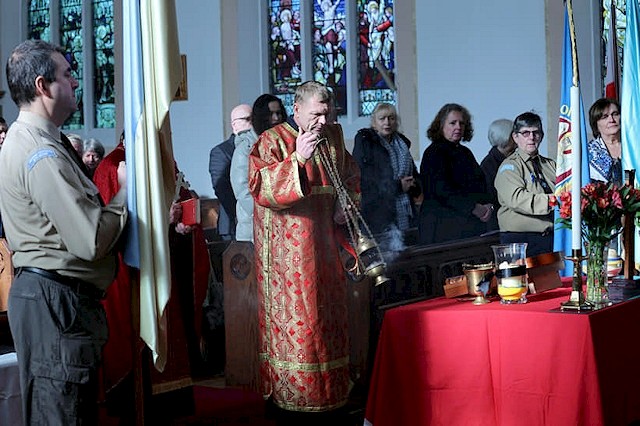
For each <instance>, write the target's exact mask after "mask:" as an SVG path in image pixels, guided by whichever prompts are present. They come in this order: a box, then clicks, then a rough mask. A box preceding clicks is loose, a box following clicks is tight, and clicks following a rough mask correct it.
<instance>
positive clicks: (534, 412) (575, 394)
mask: <svg viewBox="0 0 640 426" xmlns="http://www.w3.org/2000/svg"><path fill="white" fill-rule="evenodd" d="M569 293H570V289H568V288H559V289H556V290H551V291H549V292H546V293H542V294H538V295H532V296H528V298H529V301H530V302H529V303H528V304H526V305H510V306H506V305H500V303H499V302H497V301H494V302H492V303H489V304H487V305H483V306H474V305H472V304H471V303H470V302H460V301H456V300H452V299H444V298H438V299H433V300H429V301H425V302H421V303H416V304H412V305H408V306H403V307H399V308H395V309H391V310H389V311H387V312H386V314H385V317H384V321H383V324H382V330H381V334H380V339H379V343H378V348H377V354H376V360H375V365H374V371H373V375H372V378H371V385H370V391H369V397H368V402H367V409H366V419H367V420H366V423H365V424H373V426H387V425H389V426H399V425H432V426H433V425H447V426H454V425H465V426H469V425H482V426H490V425H509V426H510V425H518V426H520V425H522V426H526V425H535V426H538V425H562V426H566V425H603V424H606V425H627V424H629V422H630V421H632V420H635V419H640V339H639V337H640V336H639V335H638V334H639V333H638V328H639V327H640V300H632V301H628V302H624V303H620V304H617V305H614V306H611V307H608V308H605V309H602V310H599V311H595V312H591V313H588V314H584V313H583V314H576V313H556V312H550V310H551V309H553V308H558V307H559V306H560V303H561V302H563V301H566V300H567V299H568V295H569Z"/></svg>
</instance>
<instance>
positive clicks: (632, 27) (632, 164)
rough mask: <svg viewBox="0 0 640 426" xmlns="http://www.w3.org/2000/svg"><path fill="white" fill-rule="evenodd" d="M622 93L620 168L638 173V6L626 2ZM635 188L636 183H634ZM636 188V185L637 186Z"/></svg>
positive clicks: (638, 243) (638, 249)
mask: <svg viewBox="0 0 640 426" xmlns="http://www.w3.org/2000/svg"><path fill="white" fill-rule="evenodd" d="M622 64H623V65H622V66H623V69H622V90H621V91H620V110H621V111H620V114H621V116H620V122H621V125H622V168H623V169H624V170H632V169H633V170H635V171H636V182H637V181H638V173H639V172H640V169H639V167H640V157H639V156H640V147H638V138H639V137H640V123H639V122H638V119H639V118H640V99H638V96H640V87H638V84H640V79H639V76H638V72H640V34H639V33H638V2H637V1H628V2H627V29H626V32H625V36H624V50H623V62H622ZM634 185H635V182H634ZM636 187H637V185H636ZM635 246H636V251H635V259H636V262H637V261H638V259H639V258H640V257H639V255H640V241H639V239H638V234H637V233H636V242H635Z"/></svg>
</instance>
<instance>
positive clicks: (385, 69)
mask: <svg viewBox="0 0 640 426" xmlns="http://www.w3.org/2000/svg"><path fill="white" fill-rule="evenodd" d="M393 5H394V2H393V0H386V1H385V0H380V1H379V2H378V1H375V0H357V11H358V58H359V60H358V62H359V67H358V77H359V78H358V89H359V90H358V93H359V98H360V115H370V114H371V113H372V112H373V109H374V108H375V106H376V104H377V103H378V102H389V103H391V104H394V105H395V103H396V88H395V82H394V80H395V33H394V31H395V29H394V26H393V21H394V14H393Z"/></svg>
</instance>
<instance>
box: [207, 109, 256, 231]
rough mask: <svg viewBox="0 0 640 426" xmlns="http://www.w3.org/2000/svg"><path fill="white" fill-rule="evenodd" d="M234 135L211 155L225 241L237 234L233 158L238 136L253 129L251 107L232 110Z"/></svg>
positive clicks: (212, 178) (219, 224)
mask: <svg viewBox="0 0 640 426" xmlns="http://www.w3.org/2000/svg"><path fill="white" fill-rule="evenodd" d="M231 128H232V130H233V133H232V134H231V136H230V137H229V139H227V140H226V141H224V142H222V143H221V144H218V145H216V146H215V147H213V149H212V150H211V154H210V155H209V174H210V175H211V185H212V186H213V190H214V191H215V193H216V197H218V200H219V201H220V212H219V214H218V234H220V237H221V238H222V239H223V240H232V239H234V238H235V232H236V197H235V196H234V195H233V188H232V187H231V178H230V171H231V170H230V168H231V158H232V157H233V151H234V150H235V147H236V146H235V139H236V135H237V134H238V133H240V132H242V131H245V130H248V129H250V128H251V106H250V105H247V104H241V105H238V106H236V107H235V108H233V110H231Z"/></svg>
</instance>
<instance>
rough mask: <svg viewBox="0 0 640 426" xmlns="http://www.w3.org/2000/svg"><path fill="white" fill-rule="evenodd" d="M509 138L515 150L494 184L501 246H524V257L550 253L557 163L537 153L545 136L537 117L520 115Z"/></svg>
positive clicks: (525, 114) (505, 162) (529, 113)
mask: <svg viewBox="0 0 640 426" xmlns="http://www.w3.org/2000/svg"><path fill="white" fill-rule="evenodd" d="M511 136H512V137H513V140H515V142H516V145H517V146H518V148H517V149H516V150H515V152H514V153H513V154H511V155H510V156H508V157H507V158H506V159H505V160H504V161H503V162H502V164H501V165H500V168H499V169H498V173H497V175H496V180H495V181H494V183H495V187H496V191H497V193H498V202H499V203H500V209H499V210H498V223H499V225H500V242H502V243H527V256H536V255H538V254H542V253H550V252H552V251H553V208H554V206H555V205H556V197H555V196H554V195H553V192H554V190H555V186H556V185H555V182H556V162H555V161H553V160H551V159H549V158H546V157H543V156H542V155H540V154H539V153H538V147H539V146H540V143H541V142H542V138H543V136H544V133H543V132H542V120H541V119H540V116H539V115H537V114H534V113H532V112H525V113H523V114H520V115H519V116H518V117H517V118H516V119H515V121H514V122H513V132H512V133H511Z"/></svg>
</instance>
